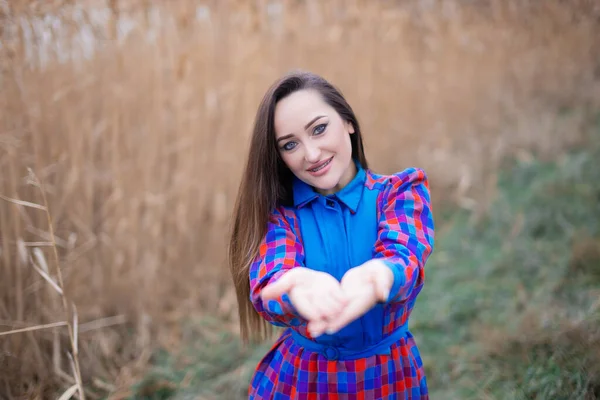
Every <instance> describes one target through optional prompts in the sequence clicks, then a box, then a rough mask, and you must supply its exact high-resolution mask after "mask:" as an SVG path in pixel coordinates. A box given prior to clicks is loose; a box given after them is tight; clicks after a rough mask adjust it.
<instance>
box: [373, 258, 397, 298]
mask: <svg viewBox="0 0 600 400" xmlns="http://www.w3.org/2000/svg"><path fill="white" fill-rule="evenodd" d="M376 271H377V272H376V273H374V274H373V275H371V282H372V283H373V287H374V288H375V295H376V296H377V299H378V300H379V301H382V302H384V303H385V302H387V301H388V297H389V296H390V289H391V288H392V283H393V280H394V273H393V272H392V271H391V269H390V268H389V267H388V266H387V265H384V266H383V268H381V269H378V270H376Z"/></svg>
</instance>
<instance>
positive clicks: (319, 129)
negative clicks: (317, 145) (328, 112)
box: [313, 124, 327, 135]
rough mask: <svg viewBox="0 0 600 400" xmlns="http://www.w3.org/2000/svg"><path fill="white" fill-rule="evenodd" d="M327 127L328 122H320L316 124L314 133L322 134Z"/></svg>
mask: <svg viewBox="0 0 600 400" xmlns="http://www.w3.org/2000/svg"><path fill="white" fill-rule="evenodd" d="M325 128H327V124H320V125H317V126H315V129H314V130H313V133H314V134H315V135H320V134H322V133H323V132H325Z"/></svg>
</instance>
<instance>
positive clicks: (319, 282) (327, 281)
mask: <svg viewBox="0 0 600 400" xmlns="http://www.w3.org/2000/svg"><path fill="white" fill-rule="evenodd" d="M286 293H287V295H288V296H289V298H290V301H291V302H292V304H293V305H294V307H295V308H296V310H297V311H298V313H299V314H300V315H301V316H302V317H303V318H305V319H306V320H308V321H309V326H308V329H309V330H311V329H312V326H311V324H312V323H314V322H316V321H328V320H331V319H333V318H334V317H335V316H337V315H339V314H340V312H341V311H342V310H343V308H344V307H345V305H346V304H347V302H348V301H347V299H346V296H345V295H344V293H343V292H342V288H341V285H340V283H339V282H338V281H337V280H336V279H335V278H334V277H333V276H331V275H329V274H327V273H325V272H319V271H314V270H312V269H309V268H304V267H297V268H294V269H291V270H290V271H288V272H286V273H285V274H283V276H282V277H281V278H280V279H278V280H277V282H275V283H272V284H270V285H267V286H265V288H264V289H263V290H262V292H261V297H262V298H263V300H273V299H277V298H279V297H280V296H282V295H284V294H286ZM321 333H322V332H321ZM321 333H319V334H321ZM311 334H312V333H311Z"/></svg>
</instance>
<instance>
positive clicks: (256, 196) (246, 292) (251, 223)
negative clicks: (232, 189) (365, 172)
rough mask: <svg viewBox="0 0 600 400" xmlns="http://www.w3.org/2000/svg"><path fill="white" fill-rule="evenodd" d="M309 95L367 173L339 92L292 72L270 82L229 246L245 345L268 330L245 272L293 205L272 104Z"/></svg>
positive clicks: (349, 112)
mask: <svg viewBox="0 0 600 400" xmlns="http://www.w3.org/2000/svg"><path fill="white" fill-rule="evenodd" d="M302 89H312V90H316V91H317V92H319V93H320V94H321V96H322V97H323V100H324V101H325V102H326V103H327V104H329V105H330V106H331V107H332V108H334V109H335V110H336V111H337V113H338V114H339V115H340V116H341V117H342V119H343V120H345V121H348V122H350V123H352V126H353V127H354V134H352V135H350V140H351V142H352V157H353V159H355V160H357V161H358V162H359V163H360V164H361V166H362V167H363V168H365V169H366V168H368V166H367V160H366V158H365V154H364V148H363V142H362V136H361V132H360V126H359V124H358V120H357V118H356V116H355V115H354V111H353V110H352V108H351V107H350V105H349V104H348V103H347V102H346V99H344V97H343V96H342V94H341V92H340V91H339V90H338V89H337V88H336V87H334V86H333V85H332V84H330V83H329V82H327V81H326V80H325V79H323V78H322V77H320V76H318V75H315V74H313V73H310V72H302V71H301V72H293V73H290V74H288V75H286V76H284V77H282V78H281V79H279V80H278V81H277V82H275V83H274V84H273V85H272V86H271V87H270V88H269V90H268V91H267V92H266V94H265V95H264V97H263V99H262V101H261V103H260V106H259V107H258V111H257V113H256V119H255V121H254V130H253V133H252V139H251V142H250V151H249V154H248V159H247V163H246V169H245V170H244V173H243V176H242V181H241V183H240V187H239V191H238V195H237V200H236V204H235V209H234V213H233V227H232V230H231V236H230V241H229V267H230V270H231V275H232V278H233V282H234V285H235V290H236V294H237V301H238V306H239V317H240V333H241V336H242V339H243V340H244V342H247V341H248V340H249V339H251V340H262V339H264V338H266V337H268V336H269V334H270V333H271V330H270V329H269V328H270V326H269V324H268V323H267V322H266V321H265V320H264V319H263V318H262V317H261V316H260V315H259V314H258V313H257V312H256V310H255V308H254V306H253V305H252V303H251V301H250V277H249V268H250V265H251V264H252V262H253V260H254V259H255V258H256V256H257V254H258V249H259V246H260V243H261V241H262V239H263V237H264V235H265V234H266V231H267V224H268V220H269V216H270V214H271V213H272V212H273V209H274V208H275V207H277V206H278V205H282V204H289V203H290V202H291V201H292V190H291V188H292V178H293V175H292V172H291V171H290V170H289V169H288V168H287V166H286V165H285V164H284V162H283V161H282V159H281V157H280V155H279V151H278V149H277V145H276V141H275V127H274V115H275V106H276V105H277V102H278V101H279V100H281V99H283V98H284V97H286V96H288V95H290V94H291V93H293V92H295V91H298V90H302Z"/></svg>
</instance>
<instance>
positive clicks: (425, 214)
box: [374, 168, 434, 303]
mask: <svg viewBox="0 0 600 400" xmlns="http://www.w3.org/2000/svg"><path fill="white" fill-rule="evenodd" d="M430 201H431V200H430V193H429V184H428V181H427V176H426V175H425V172H424V171H423V170H420V169H415V168H410V169H406V170H404V171H402V172H400V173H398V174H395V175H392V176H391V178H390V179H389V181H388V182H387V186H386V187H385V188H384V189H383V191H382V193H381V194H380V198H379V201H378V207H379V223H378V232H377V240H376V242H375V247H374V258H376V259H377V258H378V259H383V260H384V262H385V263H386V264H387V265H388V266H389V267H390V269H391V270H392V272H393V274H394V283H393V285H392V288H391V290H390V294H389V297H388V299H387V302H388V303H391V302H404V301H406V300H409V299H411V298H415V297H416V296H417V295H418V294H419V292H420V291H421V289H422V287H423V284H424V281H425V271H424V267H425V263H426V261H427V259H428V258H429V255H430V254H431V252H432V251H433V245H434V222H433V215H432V213H431V208H430Z"/></svg>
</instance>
